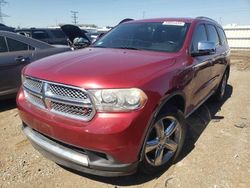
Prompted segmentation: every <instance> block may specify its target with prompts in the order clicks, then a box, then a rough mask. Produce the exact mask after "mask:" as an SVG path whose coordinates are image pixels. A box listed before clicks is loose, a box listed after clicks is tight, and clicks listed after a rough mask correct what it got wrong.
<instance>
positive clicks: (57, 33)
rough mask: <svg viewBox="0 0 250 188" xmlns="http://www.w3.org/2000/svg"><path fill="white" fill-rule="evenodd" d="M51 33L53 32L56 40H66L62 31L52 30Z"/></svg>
mask: <svg viewBox="0 0 250 188" xmlns="http://www.w3.org/2000/svg"><path fill="white" fill-rule="evenodd" d="M50 32H51V33H52V34H53V35H54V36H55V37H56V38H65V35H64V33H63V31H61V30H60V29H56V30H50Z"/></svg>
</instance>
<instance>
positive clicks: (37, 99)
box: [25, 91, 45, 108]
mask: <svg viewBox="0 0 250 188" xmlns="http://www.w3.org/2000/svg"><path fill="white" fill-rule="evenodd" d="M25 96H26V98H27V100H28V101H30V102H31V103H32V104H33V105H36V106H39V107H40V108H45V106H44V102H43V100H42V97H39V96H37V95H34V94H32V93H31V92H27V91H25Z"/></svg>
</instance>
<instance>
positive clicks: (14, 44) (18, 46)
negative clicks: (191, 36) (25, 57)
mask: <svg viewBox="0 0 250 188" xmlns="http://www.w3.org/2000/svg"><path fill="white" fill-rule="evenodd" d="M7 43H8V46H9V51H10V52H14V51H23V50H28V49H29V48H28V45H27V44H25V43H22V42H19V41H17V40H13V39H10V38H7Z"/></svg>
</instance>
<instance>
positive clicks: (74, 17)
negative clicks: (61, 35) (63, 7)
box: [70, 11, 78, 25]
mask: <svg viewBox="0 0 250 188" xmlns="http://www.w3.org/2000/svg"><path fill="white" fill-rule="evenodd" d="M70 12H71V14H72V19H73V21H72V23H73V24H75V25H76V24H77V23H78V21H77V19H78V17H77V16H76V15H77V14H78V12H77V11H70Z"/></svg>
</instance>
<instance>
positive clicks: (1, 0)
mask: <svg viewBox="0 0 250 188" xmlns="http://www.w3.org/2000/svg"><path fill="white" fill-rule="evenodd" d="M5 4H7V1H5V0H0V23H3V17H7V15H6V14H4V13H3V12H2V7H3V6H4V5H5Z"/></svg>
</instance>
